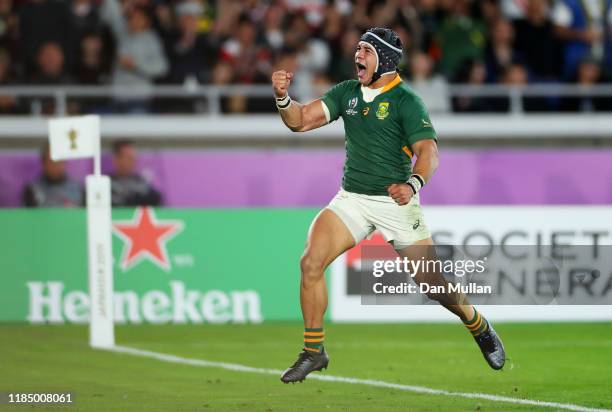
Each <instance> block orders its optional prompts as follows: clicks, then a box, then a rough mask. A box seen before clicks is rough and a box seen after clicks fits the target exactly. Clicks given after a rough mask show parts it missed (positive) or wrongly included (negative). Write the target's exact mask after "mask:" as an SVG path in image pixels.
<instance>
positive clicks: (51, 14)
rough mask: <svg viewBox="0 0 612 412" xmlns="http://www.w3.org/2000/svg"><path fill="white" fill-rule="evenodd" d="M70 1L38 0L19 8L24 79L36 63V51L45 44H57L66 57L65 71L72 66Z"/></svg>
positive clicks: (72, 32)
mask: <svg viewBox="0 0 612 412" xmlns="http://www.w3.org/2000/svg"><path fill="white" fill-rule="evenodd" d="M68 5H69V2H62V1H53V0H39V1H31V2H28V3H26V4H24V5H23V6H21V8H20V11H19V32H20V36H21V39H20V40H21V41H20V44H21V45H22V46H23V47H21V48H22V50H21V53H22V55H23V60H24V63H25V75H26V78H30V77H32V73H33V72H35V71H36V69H37V67H38V66H39V59H38V57H39V52H40V50H41V47H42V46H43V45H44V44H48V43H54V44H56V45H57V46H58V47H59V48H60V50H61V53H62V61H63V62H64V56H66V61H65V62H64V63H65V66H66V68H67V71H69V70H70V68H71V67H72V63H73V62H72V56H74V48H73V46H74V39H75V38H76V36H75V31H74V27H73V20H72V16H71V12H70V9H69V6H68Z"/></svg>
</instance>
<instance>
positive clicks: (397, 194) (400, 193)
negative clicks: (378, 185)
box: [387, 183, 414, 206]
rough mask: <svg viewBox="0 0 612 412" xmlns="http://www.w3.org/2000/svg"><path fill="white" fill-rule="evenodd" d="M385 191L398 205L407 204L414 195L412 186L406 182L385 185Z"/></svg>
mask: <svg viewBox="0 0 612 412" xmlns="http://www.w3.org/2000/svg"><path fill="white" fill-rule="evenodd" d="M387 192H388V193H389V196H391V197H392V198H393V200H394V201H395V203H397V204H398V205H399V206H404V205H407V204H408V203H410V199H412V196H414V192H413V191H412V187H410V185H409V184H407V183H393V184H392V185H391V186H389V187H387Z"/></svg>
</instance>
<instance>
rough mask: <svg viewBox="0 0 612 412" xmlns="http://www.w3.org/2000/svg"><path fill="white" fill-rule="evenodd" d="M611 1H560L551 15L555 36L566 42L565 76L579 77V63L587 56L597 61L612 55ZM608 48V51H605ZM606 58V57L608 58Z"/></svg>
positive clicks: (568, 78)
mask: <svg viewBox="0 0 612 412" xmlns="http://www.w3.org/2000/svg"><path fill="white" fill-rule="evenodd" d="M611 6H612V0H603V1H600V0H586V1H581V0H557V1H556V2H555V6H554V8H553V12H552V18H553V22H554V24H555V26H556V33H557V35H558V36H559V38H560V39H562V40H564V41H565V48H564V66H563V74H564V77H565V79H567V80H571V79H572V78H575V77H576V70H577V68H578V65H579V64H580V62H581V61H582V60H583V59H584V58H585V57H588V56H593V57H594V58H596V59H598V60H603V59H604V58H606V57H607V58H608V59H609V60H608V61H611V62H612V58H611V56H610V51H611V50H610V33H609V31H608V30H607V29H606V28H607V27H609V25H610V24H611V23H612V12H610V10H611ZM606 49H608V50H606ZM606 55H607V56H606Z"/></svg>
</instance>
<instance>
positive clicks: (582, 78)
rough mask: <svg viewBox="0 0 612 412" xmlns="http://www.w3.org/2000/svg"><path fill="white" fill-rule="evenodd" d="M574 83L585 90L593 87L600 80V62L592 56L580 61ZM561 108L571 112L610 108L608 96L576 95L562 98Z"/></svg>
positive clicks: (601, 75) (587, 111)
mask: <svg viewBox="0 0 612 412" xmlns="http://www.w3.org/2000/svg"><path fill="white" fill-rule="evenodd" d="M576 77H577V79H576V83H577V84H578V85H580V86H582V87H583V88H584V89H585V90H588V89H589V88H593V87H594V86H596V85H597V84H598V83H600V82H601V81H602V77H603V74H602V69H601V63H600V62H599V61H598V60H597V59H595V58H592V57H587V58H585V59H583V60H582V62H580V65H579V66H578V71H577V76H576ZM561 109H562V110H564V111H572V112H586V113H589V112H595V111H601V110H610V98H609V97H607V96H596V97H595V96H584V97H581V96H576V97H567V98H565V99H563V104H562V105H561Z"/></svg>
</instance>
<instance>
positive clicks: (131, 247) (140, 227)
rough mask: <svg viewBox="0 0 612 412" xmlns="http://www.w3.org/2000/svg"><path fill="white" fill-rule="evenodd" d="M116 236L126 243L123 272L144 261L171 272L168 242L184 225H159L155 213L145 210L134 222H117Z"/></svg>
mask: <svg viewBox="0 0 612 412" xmlns="http://www.w3.org/2000/svg"><path fill="white" fill-rule="evenodd" d="M113 229H114V232H115V234H116V235H117V236H119V237H120V238H121V239H123V241H124V246H123V253H122V255H121V269H123V270H124V271H125V270H127V269H129V268H131V267H132V266H134V265H136V264H137V263H138V262H140V261H141V260H143V259H149V260H150V261H151V262H153V263H154V264H156V265H157V266H159V267H160V268H162V269H164V270H165V271H168V270H170V259H168V251H167V250H166V242H168V240H170V239H171V238H172V237H174V236H175V235H176V234H177V233H178V232H180V231H181V230H182V229H183V222H181V221H178V220H165V221H158V220H157V219H156V218H155V213H154V211H153V209H151V208H148V207H142V208H138V209H136V212H135V214H134V218H133V219H132V220H131V221H122V222H116V223H114V224H113Z"/></svg>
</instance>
